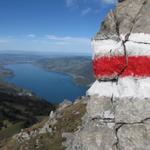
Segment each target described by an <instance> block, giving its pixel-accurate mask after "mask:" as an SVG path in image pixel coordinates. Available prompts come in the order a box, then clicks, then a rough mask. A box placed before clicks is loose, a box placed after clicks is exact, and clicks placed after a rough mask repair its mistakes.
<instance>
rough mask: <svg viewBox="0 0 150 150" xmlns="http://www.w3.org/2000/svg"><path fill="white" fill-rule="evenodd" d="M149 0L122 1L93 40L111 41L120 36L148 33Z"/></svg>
mask: <svg viewBox="0 0 150 150" xmlns="http://www.w3.org/2000/svg"><path fill="white" fill-rule="evenodd" d="M149 9H150V0H124V1H122V2H121V3H118V5H117V6H116V9H115V10H111V11H110V13H108V15H107V16H106V17H105V20H104V21H103V22H102V25H101V28H100V31H99V32H98V33H97V34H96V36H95V38H94V39H97V40H99V39H106V38H107V39H108V38H110V39H113V38H114V37H117V36H119V35H120V34H127V33H141V32H142V33H150V26H149V25H150V17H149V16H150V11H149Z"/></svg>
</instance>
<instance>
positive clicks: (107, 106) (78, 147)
mask: <svg viewBox="0 0 150 150" xmlns="http://www.w3.org/2000/svg"><path fill="white" fill-rule="evenodd" d="M149 9H150V0H119V3H118V4H117V6H116V9H115V10H114V11H110V13H109V14H108V15H107V16H106V18H105V20H104V22H102V26H101V28H100V31H99V32H98V33H97V34H96V36H95V37H94V39H95V40H103V39H113V40H116V41H120V40H121V39H120V35H121V34H124V35H127V34H128V33H129V35H130V33H146V34H147V33H150V10H149ZM127 40H128V39H127ZM127 40H125V41H127ZM124 44H125V43H124ZM109 82H111V81H109ZM106 90H107V89H106ZM141 90H142V88H141ZM139 92H140V91H139ZM137 94H138V93H137ZM82 121H83V122H82V126H81V127H80V128H79V130H78V131H77V132H75V133H69V134H66V133H65V134H64V135H63V136H64V137H66V139H67V141H66V142H65V143H64V144H65V146H66V147H67V150H150V99H148V98H147V99H146V98H144V97H143V98H142V99H140V98H133V97H124V98H116V97H113V96H112V97H98V96H91V97H90V98H89V97H88V98H87V113H86V114H85V116H84V117H83V120H82Z"/></svg>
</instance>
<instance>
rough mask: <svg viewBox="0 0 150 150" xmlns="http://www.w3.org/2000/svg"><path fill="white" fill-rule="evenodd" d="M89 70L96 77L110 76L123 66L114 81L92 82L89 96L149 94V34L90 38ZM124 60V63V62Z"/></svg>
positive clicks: (137, 95) (103, 78)
mask: <svg viewBox="0 0 150 150" xmlns="http://www.w3.org/2000/svg"><path fill="white" fill-rule="evenodd" d="M122 37H123V35H122ZM92 44H93V47H94V57H93V69H94V74H95V77H96V78H97V79H98V80H105V79H113V78H115V77H116V76H117V75H118V74H120V72H121V71H122V69H123V68H125V67H126V68H125V69H124V70H123V71H122V73H121V74H120V76H119V79H118V82H117V83H116V82H99V81H96V82H95V83H94V84H93V85H92V87H91V88H90V89H89V90H88V94H89V95H95V94H97V95H99V96H110V97H111V96H112V95H113V96H114V97H140V98H147V97H150V35H149V34H144V33H134V34H131V35H130V36H129V39H128V41H127V42H126V43H125V47H126V52H127V58H128V60H126V56H125V55H124V47H123V44H122V41H120V42H117V41H114V40H111V39H108V40H93V41H92ZM126 61H127V62H126Z"/></svg>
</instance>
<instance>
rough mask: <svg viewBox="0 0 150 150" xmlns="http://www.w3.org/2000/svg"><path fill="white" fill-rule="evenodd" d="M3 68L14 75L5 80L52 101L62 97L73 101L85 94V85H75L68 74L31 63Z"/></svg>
mask: <svg viewBox="0 0 150 150" xmlns="http://www.w3.org/2000/svg"><path fill="white" fill-rule="evenodd" d="M5 68H7V69H10V70H12V71H13V73H14V76H12V77H7V78H5V80H6V81H7V82H9V83H13V84H15V85H17V86H19V87H22V88H25V89H29V90H31V91H32V92H34V93H35V94H36V95H37V96H39V97H41V98H44V99H46V100H47V101H49V102H52V103H59V102H62V101H63V100H64V99H68V100H71V101H73V100H74V99H76V98H77V97H79V96H82V95H85V92H86V90H87V88H86V87H83V86H79V85H76V84H75V83H74V81H73V78H72V77H70V76H68V75H65V74H61V73H55V72H49V71H46V70H44V69H42V68H40V67H38V66H35V65H33V64H11V65H6V66H5Z"/></svg>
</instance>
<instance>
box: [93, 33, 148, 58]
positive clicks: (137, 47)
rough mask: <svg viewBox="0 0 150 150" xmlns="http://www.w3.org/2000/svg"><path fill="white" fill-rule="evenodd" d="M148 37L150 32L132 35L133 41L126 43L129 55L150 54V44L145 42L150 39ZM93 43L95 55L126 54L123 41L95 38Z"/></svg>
mask: <svg viewBox="0 0 150 150" xmlns="http://www.w3.org/2000/svg"><path fill="white" fill-rule="evenodd" d="M138 35H139V37H138ZM144 36H145V37H144ZM147 37H148V39H150V35H149V34H148V35H145V34H133V35H131V37H130V40H132V41H128V42H126V44H125V45H126V49H127V53H128V55H129V56H150V44H144V42H146V43H147V42H148V40H147V39H146V38H147ZM142 38H143V39H142ZM140 39H141V41H140ZM144 39H145V40H144ZM136 40H137V41H136ZM149 43H150V41H149ZM92 45H93V48H94V56H111V55H112V56H114V55H118V56H121V55H123V54H124V50H123V45H122V42H121V41H120V42H117V41H114V40H93V41H92Z"/></svg>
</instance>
